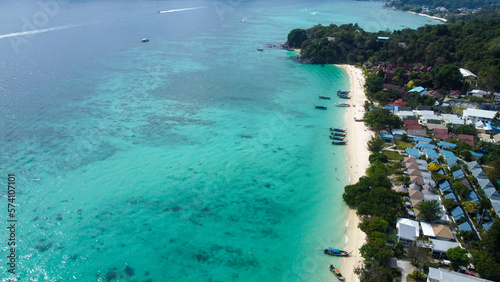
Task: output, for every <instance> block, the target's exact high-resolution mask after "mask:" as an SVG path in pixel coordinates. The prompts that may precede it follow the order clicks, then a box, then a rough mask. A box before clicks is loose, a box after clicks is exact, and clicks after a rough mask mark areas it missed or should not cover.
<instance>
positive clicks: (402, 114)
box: [396, 111, 415, 120]
mask: <svg viewBox="0 0 500 282" xmlns="http://www.w3.org/2000/svg"><path fill="white" fill-rule="evenodd" d="M396 115H397V116H398V117H399V118H400V119H402V120H407V119H415V113H414V112H413V111H399V112H397V113H396Z"/></svg>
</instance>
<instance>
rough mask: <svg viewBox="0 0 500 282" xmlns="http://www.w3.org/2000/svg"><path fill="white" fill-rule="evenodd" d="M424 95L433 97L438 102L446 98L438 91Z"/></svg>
mask: <svg viewBox="0 0 500 282" xmlns="http://www.w3.org/2000/svg"><path fill="white" fill-rule="evenodd" d="M423 95H426V96H431V97H432V98H434V99H436V100H441V99H443V97H444V95H443V94H441V93H439V92H437V91H436V90H431V91H428V92H425V93H424V94H423Z"/></svg>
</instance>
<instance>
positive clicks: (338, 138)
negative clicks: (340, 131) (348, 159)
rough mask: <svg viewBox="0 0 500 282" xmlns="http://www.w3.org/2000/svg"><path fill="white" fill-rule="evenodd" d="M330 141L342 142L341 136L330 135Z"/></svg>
mask: <svg viewBox="0 0 500 282" xmlns="http://www.w3.org/2000/svg"><path fill="white" fill-rule="evenodd" d="M330 139H333V140H344V137H343V136H336V135H330Z"/></svg>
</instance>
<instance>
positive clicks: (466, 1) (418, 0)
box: [389, 0, 499, 12]
mask: <svg viewBox="0 0 500 282" xmlns="http://www.w3.org/2000/svg"><path fill="white" fill-rule="evenodd" d="M498 3H499V0H394V1H391V2H390V3H389V6H394V7H396V8H397V9H399V10H403V11H409V10H415V11H416V12H420V11H421V10H422V9H421V8H422V6H426V7H429V8H438V7H444V8H446V9H448V10H450V11H451V12H454V11H458V9H461V8H467V9H477V8H486V7H490V6H492V5H498Z"/></svg>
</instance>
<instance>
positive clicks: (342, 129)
mask: <svg viewBox="0 0 500 282" xmlns="http://www.w3.org/2000/svg"><path fill="white" fill-rule="evenodd" d="M330 130H331V131H337V132H346V129H344V128H336V127H330Z"/></svg>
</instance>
